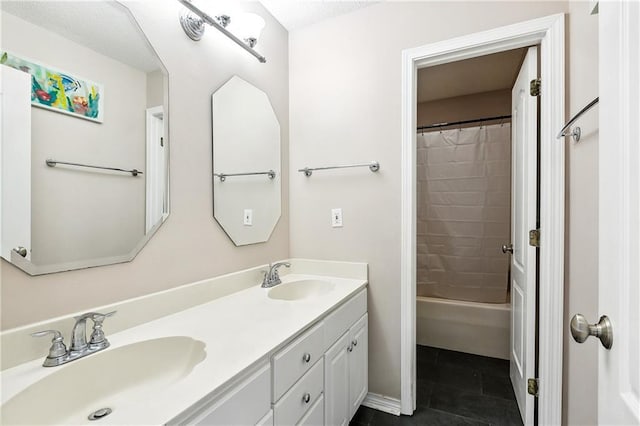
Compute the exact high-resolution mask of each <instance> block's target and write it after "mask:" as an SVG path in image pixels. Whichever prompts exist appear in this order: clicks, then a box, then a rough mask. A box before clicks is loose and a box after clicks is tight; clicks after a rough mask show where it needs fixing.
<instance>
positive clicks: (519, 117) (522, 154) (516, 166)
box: [509, 47, 538, 425]
mask: <svg viewBox="0 0 640 426" xmlns="http://www.w3.org/2000/svg"><path fill="white" fill-rule="evenodd" d="M537 70H538V48H537V47H531V48H529V50H528V51H527V55H526V57H525V59H524V62H523V64H522V68H521V69H520V73H519V74H518V78H517V79H516V83H515V85H514V86H513V90H512V91H511V109H512V113H511V129H512V130H511V132H512V133H511V143H512V160H511V165H512V166H511V168H512V172H511V244H512V248H513V252H512V256H511V343H510V356H509V360H510V376H511V382H512V384H513V390H514V392H515V394H516V400H517V401H518V407H519V408H520V415H521V416H522V421H523V422H524V423H525V424H527V425H532V424H533V412H534V400H533V396H531V395H529V394H528V393H527V379H528V378H531V377H534V371H535V306H536V305H535V303H536V300H535V296H536V248H535V247H532V246H530V245H529V231H530V230H532V229H536V210H537V208H536V197H537V194H536V185H537V182H536V176H537V158H536V156H537V144H538V135H537V116H538V113H537V98H536V97H534V96H531V94H530V89H529V87H530V82H531V80H534V79H535V78H536V77H537Z"/></svg>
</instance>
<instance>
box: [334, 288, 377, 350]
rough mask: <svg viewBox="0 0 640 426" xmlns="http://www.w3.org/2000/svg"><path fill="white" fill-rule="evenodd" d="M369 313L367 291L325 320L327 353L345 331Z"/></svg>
mask: <svg viewBox="0 0 640 426" xmlns="http://www.w3.org/2000/svg"><path fill="white" fill-rule="evenodd" d="M366 312H367V290H366V289H364V290H362V291H361V292H360V293H358V294H356V295H355V296H353V297H352V298H351V299H350V300H349V301H348V302H346V303H345V304H344V305H342V306H340V307H339V308H338V309H336V310H335V311H333V312H332V313H331V314H329V315H328V316H327V317H326V318H325V319H324V348H323V351H326V350H327V349H329V347H331V345H333V344H334V342H335V341H336V340H338V338H339V337H340V336H342V335H343V334H344V332H345V331H347V330H348V329H349V327H351V326H352V325H353V323H355V322H356V321H358V319H360V317H362V315H364V314H365V313H366Z"/></svg>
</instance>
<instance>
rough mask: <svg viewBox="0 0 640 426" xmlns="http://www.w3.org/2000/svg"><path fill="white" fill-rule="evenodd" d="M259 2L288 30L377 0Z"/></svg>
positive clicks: (280, 0) (273, 0) (274, 0)
mask: <svg viewBox="0 0 640 426" xmlns="http://www.w3.org/2000/svg"><path fill="white" fill-rule="evenodd" d="M260 3H262V5H263V6H264V7H265V8H266V9H267V10H268V11H269V12H270V13H271V14H272V15H273V16H274V17H275V18H276V19H277V20H278V21H279V22H280V23H281V24H282V25H283V26H284V27H285V28H286V29H287V30H289V31H292V30H295V29H298V28H302V27H306V26H308V25H312V24H315V23H316V22H320V21H322V20H324V19H328V18H333V17H334V16H338V15H344V14H345V13H349V12H353V11H354V10H357V9H361V8H363V7H367V6H370V5H372V4H375V3H378V2H377V1H367V0H359V1H338V0H333V1H326V0H315V1H309V0H260Z"/></svg>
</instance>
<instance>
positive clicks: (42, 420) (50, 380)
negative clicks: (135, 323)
mask: <svg viewBox="0 0 640 426" xmlns="http://www.w3.org/2000/svg"><path fill="white" fill-rule="evenodd" d="M206 356H207V354H206V352H205V344H204V343H203V342H201V341H199V340H194V339H192V338H190V337H183V336H174V337H164V338H159V339H153V340H145V341H142V342H138V343H133V344H130V345H127V346H122V347H119V348H114V349H107V350H105V351H103V352H98V353H96V354H93V355H89V356H87V357H86V358H82V359H79V360H76V361H73V362H71V363H69V364H66V365H64V366H60V367H51V368H54V369H59V371H56V372H55V373H53V374H51V375H49V376H46V377H45V378H43V379H42V380H40V381H38V382H36V383H34V384H33V385H31V386H29V387H28V388H26V389H25V390H23V391H22V392H20V393H18V394H17V395H16V396H14V397H13V398H11V399H10V400H8V401H7V402H6V403H5V404H3V405H2V408H1V414H0V423H1V424H4V425H14V424H16V425H17V424H22V425H25V424H28V425H37V424H64V425H71V424H87V423H90V422H89V420H88V419H87V416H88V415H89V414H91V413H93V412H94V411H96V410H99V409H101V408H110V409H112V410H113V413H117V411H118V408H120V407H124V406H128V407H131V406H134V407H135V405H136V404H140V406H141V408H140V409H141V410H142V409H144V408H143V407H144V404H145V401H146V400H147V393H148V392H147V391H148V390H152V389H153V390H155V391H157V390H158V389H163V388H166V387H167V386H169V385H171V384H172V383H175V382H177V381H179V380H180V379H182V378H184V377H186V376H187V375H188V374H189V373H190V372H191V371H192V370H193V368H194V367H195V366H196V365H197V364H199V363H200V362H202V361H203V360H204V359H205V357H206ZM43 368H44V367H43ZM108 418H109V417H108V416H105V417H104V418H103V419H101V420H105V421H106V422H108V420H107V419H108ZM91 423H92V424H95V425H99V424H100V423H101V421H100V420H98V421H96V422H91Z"/></svg>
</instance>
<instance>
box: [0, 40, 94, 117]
mask: <svg viewBox="0 0 640 426" xmlns="http://www.w3.org/2000/svg"><path fill="white" fill-rule="evenodd" d="M0 64H3V65H6V66H9V67H11V68H15V69H17V70H21V71H24V72H26V73H28V74H30V75H31V105H34V106H37V107H41V108H47V109H51V110H53V111H57V112H62V113H65V114H70V115H73V116H75V117H81V118H85V119H87V120H92V121H97V122H99V123H102V116H103V109H104V108H103V105H104V100H103V96H104V93H103V92H104V88H103V87H102V85H101V84H98V83H94V82H93V81H89V80H86V79H82V78H78V77H75V76H73V75H71V74H70V73H66V72H63V71H60V70H57V69H54V68H52V67H48V66H46V65H43V64H38V63H35V62H33V61H31V60H28V59H25V58H21V57H19V56H16V55H14V54H12V53H9V52H6V51H3V52H0Z"/></svg>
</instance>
